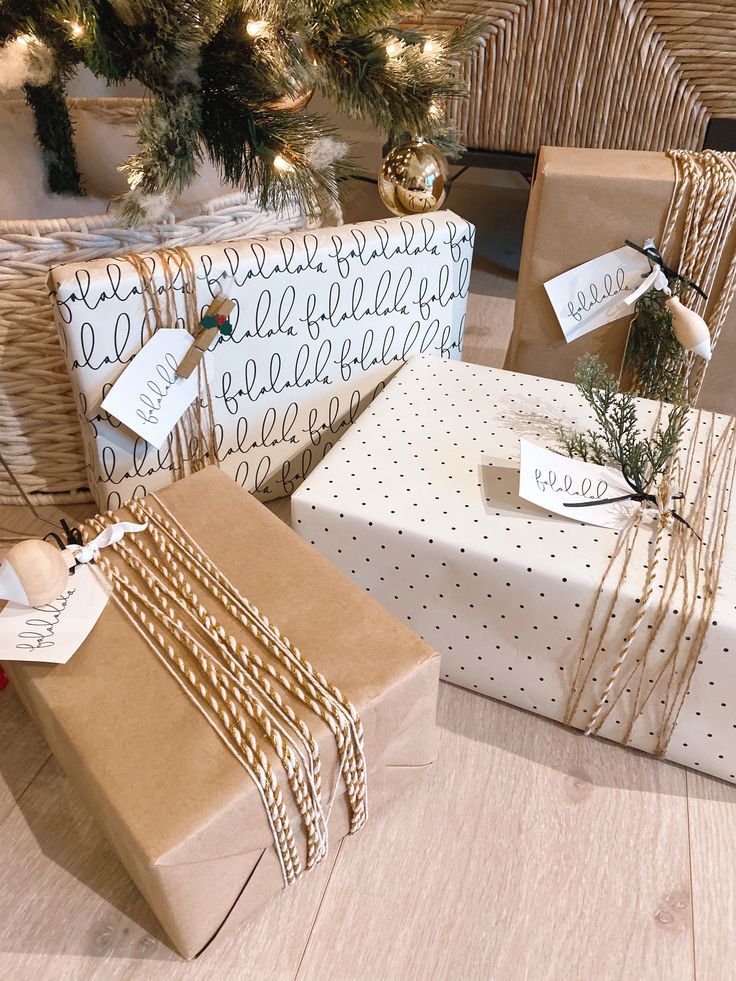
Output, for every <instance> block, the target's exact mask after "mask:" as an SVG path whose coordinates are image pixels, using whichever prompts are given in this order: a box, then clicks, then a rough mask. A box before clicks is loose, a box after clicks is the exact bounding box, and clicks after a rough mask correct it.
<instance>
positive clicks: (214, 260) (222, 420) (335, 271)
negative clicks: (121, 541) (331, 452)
mask: <svg viewBox="0 0 736 981" xmlns="http://www.w3.org/2000/svg"><path fill="white" fill-rule="evenodd" d="M473 238H474V228H473V226H472V225H470V224H469V223H468V222H467V221H465V220H464V219H462V218H459V217H458V216H457V215H454V214H453V213H452V212H450V211H444V212H438V213H437V214H432V215H421V216H411V217H408V218H388V219H385V220H376V221H369V222H362V223H360V224H356V225H344V226H342V227H340V228H323V229H317V230H314V231H299V232H295V233H293V234H290V235H284V236H274V237H272V238H253V239H244V240H242V241H239V242H231V243H225V244H221V243H213V244H212V245H206V246H198V247H192V248H189V249H188V253H189V256H190V258H191V261H192V263H193V267H194V270H195V275H196V301H197V307H198V309H199V310H201V311H202V312H203V313H204V312H205V311H206V310H207V308H208V307H209V305H210V304H211V303H212V301H213V298H214V297H215V296H216V295H218V294H220V293H222V295H224V296H226V297H227V298H229V299H231V300H233V301H234V302H235V309H234V310H233V312H232V313H231V314H230V320H231V321H232V324H233V327H234V330H233V333H232V335H231V336H221V337H219V338H218V339H217V341H215V343H214V345H213V347H212V349H211V350H210V351H208V352H207V354H206V355H205V366H206V373H207V383H208V385H209V393H210V396H211V404H212V407H213V412H214V423H215V443H216V446H217V451H218V458H219V461H220V464H221V466H222V468H223V469H224V470H225V472H226V473H228V474H230V476H231V477H233V478H235V479H236V480H237V481H238V483H239V484H241V485H242V486H244V487H245V488H246V489H248V490H251V491H254V492H255V493H257V495H258V496H259V497H260V498H261V499H268V498H278V497H282V496H285V495H288V494H290V493H291V492H292V491H293V490H294V488H295V487H296V486H297V485H298V483H299V481H300V480H301V479H302V478H303V477H304V475H305V474H306V473H308V472H309V470H310V469H311V468H312V467H313V466H314V465H315V464H316V463H317V462H318V461H319V460H320V459H321V458H322V456H323V455H324V454H325V452H326V451H327V450H328V449H329V448H330V447H331V446H332V445H333V444H334V443H335V442H336V440H337V439H338V438H339V437H340V435H341V433H342V432H343V431H344V430H345V428H346V427H347V426H348V425H349V424H350V423H351V422H352V421H353V420H354V419H355V418H356V417H357V416H358V414H359V413H360V411H361V410H362V408H364V407H365V405H366V404H367V403H368V402H369V401H370V399H371V398H372V397H373V396H374V395H375V393H376V392H377V391H380V389H381V387H382V386H383V385H384V383H385V382H386V381H387V379H388V378H389V377H390V376H391V375H392V374H393V373H394V372H395V371H396V370H397V368H398V367H399V366H400V365H401V364H402V363H403V362H404V360H405V359H406V358H407V357H408V356H410V355H411V354H413V353H417V352H424V353H427V354H433V355H436V356H438V357H443V358H458V357H460V353H461V350H462V341H463V331H464V324H465V308H466V304H467V294H468V289H469V282H470V263H471V257H472V250H473ZM143 261H144V262H146V263H148V264H149V267H150V269H151V270H152V276H151V279H152V282H153V284H154V286H155V289H156V290H157V291H158V292H159V295H160V299H159V305H161V306H165V305H166V301H167V299H168V298H169V297H172V298H173V299H174V301H175V304H176V313H177V314H178V317H179V320H178V322H177V323H175V324H172V323H168V322H167V323H166V324H165V325H164V326H169V327H174V326H177V327H182V325H183V318H184V314H185V311H186V303H185V299H184V298H183V286H184V283H185V280H184V275H183V274H182V273H176V274H175V276H174V279H173V286H172V283H171V282H167V281H166V278H165V270H164V266H165V264H166V262H167V260H165V259H164V258H162V256H161V254H156V253H152V254H150V255H146V256H143ZM177 262H178V263H180V262H181V260H180V259H176V258H174V259H173V262H172V260H168V265H169V266H172V265H173V268H174V269H175V271H176V265H177ZM49 285H50V288H51V291H52V300H53V303H54V309H55V316H56V321H57V325H58V328H59V333H60V338H61V346H62V350H63V352H64V356H65V359H66V361H67V364H68V367H69V371H70V377H71V383H72V388H73V391H74V395H75V400H76V405H77V412H78V415H79V419H80V425H81V431H82V438H83V442H84V447H85V455H86V460H87V471H88V477H89V482H90V488H91V490H92V492H93V494H94V496H95V499H96V501H97V504H98V507H99V508H100V510H101V511H106V510H108V509H110V508H115V507H118V506H119V505H120V504H121V503H122V502H123V501H126V500H129V499H130V498H132V497H133V496H134V495H137V496H140V495H141V494H143V493H146V492H148V491H153V490H156V489H157V488H159V487H162V486H164V485H166V484H167V483H170V482H171V481H172V480H173V479H174V476H175V457H174V452H173V447H172V439H171V438H169V439H168V441H167V442H164V443H163V445H162V446H160V448H158V449H156V448H155V447H154V446H153V445H151V444H149V443H148V442H146V440H145V439H143V438H142V437H141V436H136V434H135V433H134V432H133V431H132V430H130V429H128V428H127V427H126V426H124V425H121V424H120V423H119V421H118V420H116V419H114V418H113V417H111V416H109V415H108V413H107V412H106V411H104V410H101V409H100V406H101V403H102V401H103V399H104V398H105V397H106V395H107V394H108V392H109V390H110V388H111V387H112V385H113V384H114V383H115V382H116V381H117V380H118V379H119V378H120V376H121V375H122V373H123V371H124V369H125V368H126V367H127V366H128V365H129V364H130V362H131V361H132V359H133V358H134V357H135V355H137V354H138V353H139V351H140V350H141V348H142V346H143V343H144V342H145V341H146V340H147V339H148V336H149V328H148V327H147V325H146V323H145V320H146V318H145V311H146V309H148V310H149V311H150V310H151V309H152V304H151V302H150V299H147V300H146V302H145V303H144V298H143V296H142V295H141V282H140V275H139V271H138V270H137V269H136V267H135V266H134V265H133V264H132V263H131V262H130V261H128V260H127V259H126V258H125V257H123V258H110V259H99V260H95V261H92V262H86V263H71V264H67V265H64V266H59V267H57V268H55V269H53V270H52V272H51V274H50V278H49ZM194 327H195V328H196V325H194ZM163 371H164V373H165V374H167V375H169V376H171V378H170V380H171V381H173V380H174V379H173V373H172V372H171V371H170V370H168V369H167V366H166V365H163ZM152 381H153V382H154V383H155V384H156V385H158V387H159V388H160V387H161V384H160V381H159V378H158V376H156V375H154V377H153V379H152ZM169 391H170V389H169ZM146 397H148V396H146ZM169 397H170V396H169ZM203 398H204V400H205V401H207V400H208V397H207V396H206V395H205V396H203ZM186 462H187V461H186V460H185V466H186ZM189 469H191V468H189ZM195 469H196V468H195Z"/></svg>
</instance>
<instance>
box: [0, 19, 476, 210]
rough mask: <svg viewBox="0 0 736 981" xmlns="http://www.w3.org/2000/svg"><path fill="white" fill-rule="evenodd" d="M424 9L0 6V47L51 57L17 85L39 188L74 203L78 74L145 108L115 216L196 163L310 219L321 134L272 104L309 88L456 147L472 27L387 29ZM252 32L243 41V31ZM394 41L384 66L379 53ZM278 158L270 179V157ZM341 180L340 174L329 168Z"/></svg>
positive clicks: (322, 182)
mask: <svg viewBox="0 0 736 981" xmlns="http://www.w3.org/2000/svg"><path fill="white" fill-rule="evenodd" d="M431 6H432V4H431V3H430V2H429V0H420V2H419V3H418V4H417V2H416V0H0V45H2V44H4V43H6V42H8V41H12V40H13V39H16V38H18V37H21V36H22V35H26V34H30V35H32V36H34V37H35V38H37V39H38V40H39V42H41V43H43V44H44V45H46V47H47V48H48V49H50V51H51V52H52V53H53V56H54V59H55V63H56V69H57V70H56V74H55V76H54V78H53V79H52V81H51V82H50V83H48V85H46V86H37V87H36V88H37V89H40V91H36V90H35V89H31V87H30V86H27V88H26V95H27V99H28V101H29V103H30V104H31V106H32V108H33V110H34V113H35V116H36V126H37V134H38V139H39V142H40V144H41V147H42V149H43V152H44V154H45V156H46V159H47V161H48V163H49V177H50V183H51V186H52V189H53V190H56V191H61V192H67V193H79V191H80V188H81V181H80V177H79V173H78V171H77V165H76V159H75V155H74V145H73V129H72V126H71V122H70V120H69V116H68V110H67V108H66V105H65V101H64V94H65V85H66V81H67V79H68V78H69V77H70V75H71V74H72V72H73V71H74V70H75V68H76V66H77V65H80V64H84V65H86V66H87V67H88V68H89V69H90V70H91V71H92V72H93V73H94V74H95V75H97V76H99V77H101V78H104V79H106V80H107V81H108V82H110V83H113V84H115V83H119V82H123V81H126V80H130V79H135V80H138V81H139V82H141V83H142V84H143V85H144V86H145V88H146V90H147V92H148V98H147V101H146V104H145V107H144V109H143V111H142V113H141V118H140V125H139V130H138V150H137V152H136V153H135V154H134V155H133V157H132V158H131V159H130V160H128V161H127V163H126V165H125V168H124V169H125V171H126V172H127V175H128V180H129V183H130V186H131V194H130V195H129V197H128V202H127V205H126V209H125V212H124V213H125V214H126V215H127V217H128V219H129V220H130V221H135V220H138V219H139V218H140V217H141V214H142V208H141V201H142V200H143V199H144V198H145V197H146V196H156V195H161V194H166V195H171V196H174V195H177V194H179V193H180V192H181V191H182V190H183V189H184V188H185V187H186V185H187V184H188V183H189V182H190V181H191V180H192V179H193V177H194V176H195V174H196V173H197V169H198V167H199V165H200V162H201V160H202V159H203V158H204V157H209V158H210V159H211V160H212V161H213V162H214V163H215V164H216V165H217V166H218V167H219V168H220V169H221V171H222V174H223V177H224V178H225V179H226V180H228V181H230V182H231V183H233V184H235V185H237V186H239V187H241V188H242V189H244V190H247V191H253V190H256V189H257V190H258V193H259V196H260V200H261V202H262V204H263V205H264V206H279V205H282V204H284V203H288V204H293V205H298V206H300V207H301V208H303V209H304V210H305V211H307V212H309V213H315V212H316V211H317V210H318V208H319V202H320V200H321V197H322V195H323V194H324V193H325V192H327V193H329V194H332V195H334V194H336V190H335V187H336V185H335V176H334V171H333V167H332V164H333V162H334V161H333V160H330V161H326V159H325V155H324V154H321V155H320V154H313V153H311V152H310V146H311V145H312V144H314V143H315V141H319V140H324V139H325V138H327V139H333V140H334V139H335V137H336V135H337V134H335V133H334V132H333V130H332V129H331V127H330V126H329V124H328V123H327V121H326V120H325V119H324V118H322V117H320V116H319V115H315V114H309V113H306V112H304V111H291V110H289V109H283V108H281V109H280V108H279V107H278V102H279V100H281V99H282V98H283V97H284V96H288V95H295V94H297V93H299V92H303V91H305V90H309V89H313V88H314V89H318V90H320V91H321V92H322V93H323V94H325V95H326V96H327V97H328V98H330V99H331V100H332V101H333V102H334V103H335V104H336V106H337V108H339V109H340V110H342V111H344V112H346V113H348V114H349V115H351V116H357V117H361V118H367V119H369V120H371V121H372V122H373V123H374V124H375V125H376V126H378V127H379V128H380V129H381V130H383V131H384V132H385V133H386V134H392V133H404V132H407V133H410V134H412V135H415V136H419V135H421V136H424V137H427V138H430V139H434V140H435V141H436V142H437V143H438V145H440V146H441V147H442V148H443V149H444V150H445V152H447V153H448V154H452V153H453V152H454V153H456V152H457V151H458V149H459V146H458V144H457V142H456V140H455V137H454V134H453V133H452V132H451V131H449V129H448V126H447V123H446V120H445V113H444V103H445V101H446V100H447V99H450V98H454V97H457V96H462V95H463V94H464V93H465V86H464V84H463V83H461V82H460V80H459V78H458V74H459V65H460V63H461V62H462V59H463V58H464V57H465V56H466V55H467V54H468V52H469V51H470V50H471V48H472V46H473V45H474V43H475V42H476V39H477V37H478V36H479V33H480V31H481V29H482V25H481V24H480V23H479V22H476V23H467V24H464V25H463V26H461V27H460V28H458V29H456V30H454V31H449V32H447V33H445V34H443V35H442V36H434V37H432V38H431V42H432V44H431V48H430V47H429V46H427V41H428V38H427V36H426V35H425V34H423V33H422V32H421V31H419V30H416V29H404V28H402V26H401V24H400V23H398V21H399V20H400V18H401V17H403V16H405V15H407V14H408V13H409V12H410V11H412V12H416V10H417V7H418V8H419V9H427V8H429V7H431ZM254 22H264V23H265V24H266V25H267V29H266V30H264V31H262V32H259V33H256V34H255V35H254V32H253V31H249V30H248V26H249V24H252V23H254ZM392 43H396V44H398V46H399V47H398V50H397V52H395V54H394V55H393V56H392V55H390V54H389V51H388V50H387V44H389V45H390V44H392ZM277 154H280V155H282V156H284V157H286V159H287V160H288V164H289V167H287V168H281V170H279V169H277V168H274V167H273V166H272V163H273V160H274V159H275V157H276V155H277ZM343 172H345V171H344V169H343Z"/></svg>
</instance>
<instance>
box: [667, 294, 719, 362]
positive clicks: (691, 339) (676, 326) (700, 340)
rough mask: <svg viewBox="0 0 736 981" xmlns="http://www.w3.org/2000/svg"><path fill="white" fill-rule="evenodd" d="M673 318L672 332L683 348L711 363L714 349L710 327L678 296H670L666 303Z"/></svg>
mask: <svg viewBox="0 0 736 981" xmlns="http://www.w3.org/2000/svg"><path fill="white" fill-rule="evenodd" d="M664 303H665V306H666V307H667V309H668V310H669V311H670V314H671V316H672V330H673V332H674V335H675V337H676V338H677V340H678V341H679V342H680V344H682V346H683V347H684V348H685V349H686V350H688V351H692V352H693V354H697V355H698V357H701V358H703V359H704V360H705V361H710V359H711V355H712V353H713V352H712V348H711V343H710V331H709V330H708V325H707V324H706V322H705V321H704V320H703V318H702V317H701V316H700V314H697V313H695V311H694V310H690V309H689V308H688V307H686V306H685V305H684V304H683V303H681V302H680V299H679V298H678V297H676V296H668V297H667V299H666V300H665V301H664Z"/></svg>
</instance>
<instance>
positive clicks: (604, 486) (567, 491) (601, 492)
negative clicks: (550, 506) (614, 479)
mask: <svg viewBox="0 0 736 981" xmlns="http://www.w3.org/2000/svg"><path fill="white" fill-rule="evenodd" d="M534 479H535V480H536V482H537V487H538V488H539V489H540V491H542V492H543V493H544V492H546V491H552V492H553V493H554V494H564V495H565V496H566V497H583V498H585V500H587V501H600V499H601V498H602V497H604V496H605V495H606V492H607V491H608V483H607V482H606V481H605V480H603V479H602V478H601V479H600V480H595V481H594V480H592V479H591V478H590V477H583V479H582V480H581V481H580V482H577V481H575V480H573V478H572V477H571V476H570V474H569V473H565V474H558V473H557V472H556V471H554V470H542V469H541V468H540V467H537V468H536V470H535V471H534Z"/></svg>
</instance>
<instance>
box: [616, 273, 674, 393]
mask: <svg viewBox="0 0 736 981" xmlns="http://www.w3.org/2000/svg"><path fill="white" fill-rule="evenodd" d="M667 282H668V285H669V288H670V290H671V291H672V295H673V296H679V295H680V294H681V293H682V292H683V291H684V290H686V289H687V288H688V281H687V280H685V279H682V278H681V277H679V276H672V277H670V276H668V277H667ZM666 298H667V297H666V295H665V294H664V293H663V292H662V291H660V290H654V289H652V290H648V291H647V292H646V293H644V295H643V296H640V297H639V299H638V300H637V301H636V306H635V308H634V309H635V312H634V319H633V320H632V323H631V330H630V331H629V338H628V341H627V344H626V351H625V353H624V367H625V370H626V373H627V375H628V377H629V379H630V386H631V391H632V392H633V393H634V394H636V395H639V396H641V397H643V398H656V399H663V400H664V401H666V402H676V401H678V400H679V399H680V398H682V396H683V381H684V377H685V367H686V354H687V352H686V351H685V349H684V348H683V346H682V344H680V342H679V341H678V340H677V338H676V337H675V333H674V331H673V329H672V314H671V313H670V311H669V309H668V308H667V306H665V302H664V301H665V299H666Z"/></svg>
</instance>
